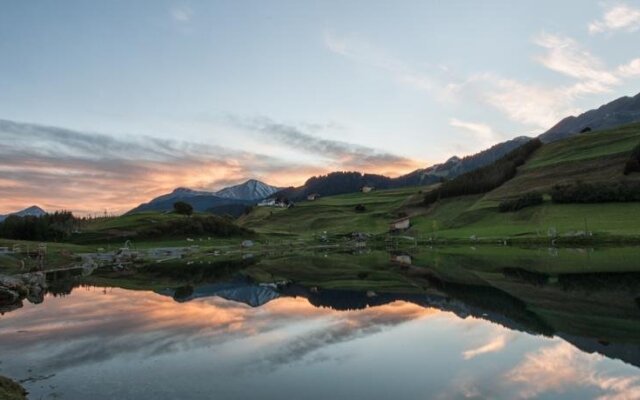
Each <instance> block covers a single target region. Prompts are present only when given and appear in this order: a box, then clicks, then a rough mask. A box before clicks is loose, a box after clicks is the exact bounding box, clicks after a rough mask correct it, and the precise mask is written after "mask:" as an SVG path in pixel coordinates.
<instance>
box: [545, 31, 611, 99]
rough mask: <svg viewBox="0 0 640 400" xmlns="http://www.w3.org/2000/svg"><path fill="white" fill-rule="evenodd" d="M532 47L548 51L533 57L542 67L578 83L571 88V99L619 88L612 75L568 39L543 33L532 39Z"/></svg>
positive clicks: (573, 41)
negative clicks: (613, 87)
mask: <svg viewBox="0 0 640 400" xmlns="http://www.w3.org/2000/svg"><path fill="white" fill-rule="evenodd" d="M534 43H536V44H537V45H538V46H540V47H543V48H545V49H547V50H548V52H547V53H546V54H544V55H541V56H538V57H537V60H538V61H539V62H540V63H541V64H542V65H544V66H545V67H547V68H549V69H550V70H552V71H556V72H559V73H561V74H564V75H567V76H569V77H571V78H574V79H577V80H579V81H581V82H580V84H577V85H575V86H573V87H572V88H571V89H572V91H573V92H574V93H573V94H574V95H577V94H583V93H605V92H608V91H610V90H611V87H612V86H615V85H618V84H620V79H619V78H618V77H617V76H616V75H615V73H612V72H610V71H607V70H606V68H605V67H604V66H603V63H602V62H601V61H600V60H599V59H598V58H596V57H595V56H593V55H592V54H591V53H589V52H588V51H587V50H585V49H583V48H582V47H581V46H580V45H579V44H578V43H577V42H576V41H575V40H573V39H571V38H569V37H566V36H559V35H553V34H549V33H545V32H543V33H541V34H540V35H538V36H537V37H536V38H535V39H534Z"/></svg>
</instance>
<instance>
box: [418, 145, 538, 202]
mask: <svg viewBox="0 0 640 400" xmlns="http://www.w3.org/2000/svg"><path fill="white" fill-rule="evenodd" d="M541 146H542V142H541V141H540V140H539V139H532V140H530V141H529V142H527V143H525V144H523V145H522V146H520V147H518V148H517V149H515V150H512V151H511V152H509V153H508V154H507V155H505V156H504V157H502V158H500V159H498V160H497V161H496V162H494V163H493V164H490V165H487V166H486V167H482V168H479V169H477V170H474V171H471V172H467V173H466V174H463V175H460V176H458V177H456V178H454V179H452V180H450V181H445V182H444V183H442V185H440V187H438V188H437V189H435V190H431V191H429V192H427V193H426V194H425V196H424V204H426V205H429V204H432V203H435V202H436V201H438V200H440V199H445V198H449V197H456V196H465V195H471V194H480V193H486V192H489V191H491V190H493V189H495V188H497V187H498V186H500V185H502V184H503V183H505V182H507V181H508V180H510V179H511V178H513V177H514V176H515V175H516V172H517V170H518V167H519V166H521V165H522V164H524V163H525V162H526V161H527V159H528V158H529V157H530V156H531V154H533V152H534V151H536V150H537V149H539V148H540V147H541Z"/></svg>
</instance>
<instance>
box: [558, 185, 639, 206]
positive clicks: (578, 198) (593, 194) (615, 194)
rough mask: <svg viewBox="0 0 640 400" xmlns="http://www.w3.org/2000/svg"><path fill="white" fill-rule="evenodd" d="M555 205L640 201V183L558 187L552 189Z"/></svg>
mask: <svg viewBox="0 0 640 400" xmlns="http://www.w3.org/2000/svg"><path fill="white" fill-rule="evenodd" d="M551 200H552V201H553V202H554V203H609V202H628V201H640V182H625V183H620V182H611V183H605V182H601V183H584V182H576V183H574V184H569V185H556V186H554V187H553V188H552V189H551Z"/></svg>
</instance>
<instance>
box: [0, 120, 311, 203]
mask: <svg viewBox="0 0 640 400" xmlns="http://www.w3.org/2000/svg"><path fill="white" fill-rule="evenodd" d="M291 170H294V171H299V173H307V174H310V173H311V172H313V171H317V170H318V169H317V168H312V167H311V166H308V165H300V164H292V163H289V162H285V161H283V160H281V159H277V158H274V157H271V156H267V155H264V154H257V153H250V152H244V151H238V150H233V149H228V148H223V147H220V146H215V145H208V144H202V143H193V142H185V141H174V140H163V139H157V138H151V137H144V136H134V135H130V136H129V138H128V139H124V138H116V137H112V136H108V135H104V134H96V133H89V132H80V131H74V130H69V129H63V128H58V127H52V126H43V125H36V124H29V123H20V122H14V121H7V120H0V175H1V176H2V180H0V210H1V211H3V212H6V211H14V210H16V209H20V208H23V207H25V206H28V205H30V204H33V203H36V204H39V205H41V206H43V207H45V208H48V209H59V208H67V209H71V210H73V211H76V212H80V213H87V212H95V211H99V210H102V209H104V208H108V209H109V210H110V211H114V212H121V211H126V210H127V209H129V208H131V207H133V206H135V205H137V204H138V203H140V202H143V201H148V200H149V199H150V198H151V197H153V196H155V195H158V194H161V193H165V192H166V191H169V190H171V189H173V188H175V187H177V186H188V187H194V188H208V189H213V188H218V187H220V186H221V185H223V184H226V183H230V182H236V183H237V182H238V181H241V180H243V179H245V178H247V177H256V178H262V179H266V180H268V181H269V182H273V183H274V184H285V183H288V182H284V181H282V180H280V179H279V176H280V175H281V174H284V175H285V176H286V175H287V174H289V173H290V171H291ZM289 178H290V176H289ZM299 178H302V177H299Z"/></svg>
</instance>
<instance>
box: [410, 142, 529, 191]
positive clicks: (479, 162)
mask: <svg viewBox="0 0 640 400" xmlns="http://www.w3.org/2000/svg"><path fill="white" fill-rule="evenodd" d="M529 140H531V138H530V137H527V136H519V137H517V138H515V139H511V140H507V141H505V142H501V143H498V144H496V145H493V146H491V147H490V148H488V149H486V150H483V151H481V152H479V153H476V154H473V155H470V156H466V157H463V158H459V157H457V156H453V157H451V158H449V159H448V160H447V161H446V162H444V163H442V164H436V165H433V166H431V167H429V168H425V169H421V170H417V171H414V172H411V173H410V174H408V175H405V176H404V177H406V176H410V175H418V176H420V179H419V180H420V183H421V184H422V183H423V182H424V184H427V183H431V182H432V181H434V180H435V181H437V180H440V178H446V179H451V178H455V177H456V176H459V175H462V174H464V173H467V172H469V171H473V170H475V169H478V168H482V167H485V166H487V165H489V164H491V163H493V162H495V161H496V160H498V159H500V158H502V157H504V156H505V155H506V154H507V153H509V152H511V151H512V150H515V149H517V148H518V147H520V146H522V145H523V144H525V143H527V142H529ZM404 177H399V178H397V179H398V180H401V179H403V178H404Z"/></svg>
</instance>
